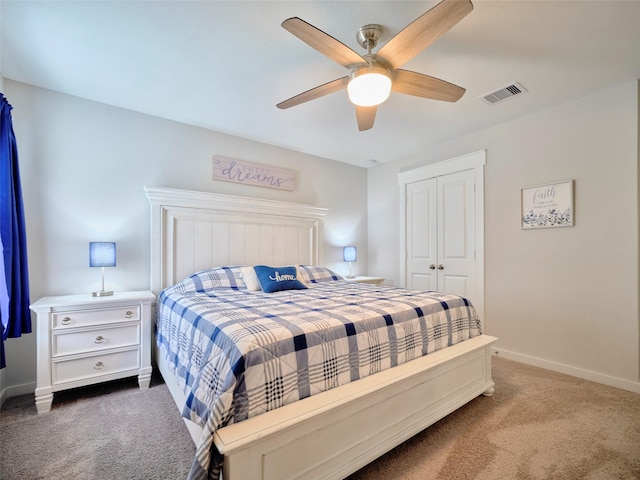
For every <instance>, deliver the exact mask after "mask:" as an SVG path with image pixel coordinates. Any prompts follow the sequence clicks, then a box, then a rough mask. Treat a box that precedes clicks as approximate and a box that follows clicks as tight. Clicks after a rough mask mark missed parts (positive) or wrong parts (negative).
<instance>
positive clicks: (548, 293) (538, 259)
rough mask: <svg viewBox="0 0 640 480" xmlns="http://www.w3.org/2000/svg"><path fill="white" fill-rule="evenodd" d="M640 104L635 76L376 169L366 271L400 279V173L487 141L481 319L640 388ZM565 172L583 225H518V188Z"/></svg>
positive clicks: (573, 364) (525, 353) (528, 347)
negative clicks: (571, 182)
mask: <svg viewBox="0 0 640 480" xmlns="http://www.w3.org/2000/svg"><path fill="white" fill-rule="evenodd" d="M510 101H518V100H517V99H514V100H510ZM638 106H639V102H638V84H637V82H631V83H628V84H625V85H621V86H618V87H615V88H611V89H609V90H607V91H604V92H602V93H599V94H597V95H593V96H590V97H587V98H583V99H581V100H579V101H576V102H573V103H569V104H565V105H560V106H558V107H556V108H554V109H552V110H547V111H544V112H541V113H538V114H536V115H532V116H529V117H526V118H522V119H519V120H517V121H514V122H510V123H507V124H503V125H499V126H496V127H494V128H490V129H487V130H483V131H480V132H476V133H473V134H470V135H465V136H463V137H460V138H456V139H454V140H451V141H447V142H443V143H440V144H437V145H433V146H432V147H431V148H430V149H429V150H428V151H425V152H419V153H416V154H415V155H411V156H408V157H406V158H403V159H400V160H397V161H395V162H392V163H389V164H383V165H380V166H377V167H375V168H373V169H370V170H369V172H368V177H369V180H368V184H369V187H368V191H369V212H370V215H369V273H370V274H375V275H381V276H382V275H383V276H385V277H387V279H393V281H395V282H396V283H398V282H399V278H398V275H399V255H400V250H399V248H400V247H399V244H398V235H397V231H396V229H395V228H392V227H394V226H397V225H398V221H397V217H398V211H399V206H398V198H399V190H398V186H397V174H398V172H401V171H405V170H409V169H411V168H415V167H418V166H421V165H425V164H429V163H434V162H437V161H442V160H446V159H448V158H453V157H456V156H460V155H463V154H466V153H470V152H475V151H478V150H482V149H486V150H487V166H486V169H485V212H486V213H485V254H486V256H485V262H486V271H485V289H486V291H485V317H486V318H485V326H486V331H487V333H489V334H491V335H495V336H497V337H499V342H498V343H497V345H498V349H499V350H500V352H501V353H500V354H502V355H505V356H510V357H511V358H515V359H517V360H521V361H525V362H528V363H533V364H538V365H541V366H545V367H548V368H552V369H555V370H559V371H565V372H567V373H572V374H574V375H577V376H581V377H584V378H590V379H592V380H596V381H601V382H604V383H609V384H613V385H616V386H621V387H623V388H628V389H632V390H636V391H640V383H639V380H640V352H639V350H640V335H639V320H638V292H639V283H638V274H639V269H638V246H639V244H638V218H639V211H638V160H639V158H638V157H639V155H638V152H639V147H638V145H639V137H640V135H639V133H638V130H639V127H638V125H639V122H638ZM491 108H500V107H499V106H494V107H491ZM565 179H574V180H575V221H576V225H575V226H574V227H570V228H560V229H543V230H535V231H530V230H528V231H523V230H521V229H520V223H519V222H520V189H521V188H522V187H526V186H533V185H539V184H544V183H547V182H554V181H558V180H565Z"/></svg>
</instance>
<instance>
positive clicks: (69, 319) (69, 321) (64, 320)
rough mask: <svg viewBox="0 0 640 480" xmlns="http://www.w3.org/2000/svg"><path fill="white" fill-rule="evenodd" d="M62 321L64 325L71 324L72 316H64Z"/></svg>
mask: <svg viewBox="0 0 640 480" xmlns="http://www.w3.org/2000/svg"><path fill="white" fill-rule="evenodd" d="M60 323H61V324H62V325H71V318H69V317H64V318H63V319H62V321H61V322H60Z"/></svg>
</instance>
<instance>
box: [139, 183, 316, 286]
mask: <svg viewBox="0 0 640 480" xmlns="http://www.w3.org/2000/svg"><path fill="white" fill-rule="evenodd" d="M144 189H145V192H146V194H147V198H148V199H149V203H150V204H151V290H152V291H153V292H154V293H156V294H158V293H159V292H160V291H161V290H162V289H163V288H165V287H168V286H170V285H173V284H174V283H177V282H179V281H181V280H183V279H184V278H186V277H188V276H189V275H191V274H192V273H195V272H197V271H199V270H204V269H206V268H210V267H214V266H225V265H255V264H266V265H291V264H297V263H302V264H307V265H317V264H318V238H319V231H320V226H321V219H322V218H323V217H324V216H325V215H326V214H327V211H328V210H327V209H326V208H319V207H314V206H311V205H302V204H296V203H289V202H279V201H274V200H264V199H257V198H249V197H236V196H232V195H221V194H216V193H205V192H192V191H188V190H176V189H173V188H158V187H144Z"/></svg>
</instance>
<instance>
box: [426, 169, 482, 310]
mask: <svg viewBox="0 0 640 480" xmlns="http://www.w3.org/2000/svg"><path fill="white" fill-rule="evenodd" d="M474 178H475V175H474V172H473V171H465V172H459V173H452V174H450V175H444V176H442V177H438V178H437V179H436V180H437V189H438V201H437V211H438V215H437V238H438V255H437V260H438V261H437V272H438V284H437V285H438V290H440V291H443V292H448V293H455V294H457V295H462V296H465V297H470V298H473V297H474V296H475V236H476V234H475V194H474V183H475V180H474Z"/></svg>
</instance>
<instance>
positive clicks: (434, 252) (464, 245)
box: [398, 150, 486, 319]
mask: <svg viewBox="0 0 640 480" xmlns="http://www.w3.org/2000/svg"><path fill="white" fill-rule="evenodd" d="M485 164H486V152H485V151H484V150H481V151H478V152H474V153H470V154H468V155H463V156H460V157H456V158H451V159H449V160H445V161H442V162H438V163H433V164H429V165H424V166H422V167H418V168H415V169H413V170H408V171H406V172H400V173H399V174H398V183H399V186H400V212H399V214H400V282H401V284H402V286H405V287H407V288H415V289H420V290H438V291H441V292H449V293H455V294H458V295H463V296H465V297H467V298H469V299H470V300H471V302H472V303H473V304H474V306H475V307H476V310H477V311H478V314H479V315H480V318H481V319H482V318H483V317H484V165H485ZM438 267H440V268H438Z"/></svg>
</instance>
